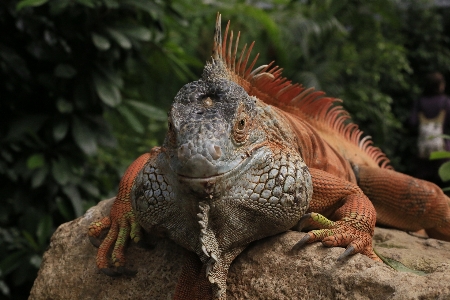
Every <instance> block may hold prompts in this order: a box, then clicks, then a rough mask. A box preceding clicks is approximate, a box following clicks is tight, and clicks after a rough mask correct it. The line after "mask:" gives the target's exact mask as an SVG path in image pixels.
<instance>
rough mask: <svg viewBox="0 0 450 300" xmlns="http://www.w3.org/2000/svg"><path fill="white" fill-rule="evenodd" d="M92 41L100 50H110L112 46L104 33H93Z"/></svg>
mask: <svg viewBox="0 0 450 300" xmlns="http://www.w3.org/2000/svg"><path fill="white" fill-rule="evenodd" d="M91 37H92V42H93V43H94V45H95V47H97V48H98V49H99V50H102V51H104V50H108V49H109V48H110V47H111V43H110V42H109V40H108V39H107V38H105V37H104V36H103V35H100V34H97V33H94V32H93V33H92V34H91Z"/></svg>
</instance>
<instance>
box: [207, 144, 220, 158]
mask: <svg viewBox="0 0 450 300" xmlns="http://www.w3.org/2000/svg"><path fill="white" fill-rule="evenodd" d="M208 151H209V154H210V155H211V157H212V158H213V159H219V158H220V157H221V156H222V149H221V148H220V146H217V145H214V144H209V145H208Z"/></svg>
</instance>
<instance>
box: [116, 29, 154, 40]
mask: <svg viewBox="0 0 450 300" xmlns="http://www.w3.org/2000/svg"><path fill="white" fill-rule="evenodd" d="M117 30H119V31H120V32H122V33H124V34H126V35H128V36H129V37H132V38H135V39H137V40H140V41H144V42H147V41H150V39H151V37H152V33H151V31H150V30H148V29H147V28H145V27H143V26H136V25H135V26H127V27H120V28H117Z"/></svg>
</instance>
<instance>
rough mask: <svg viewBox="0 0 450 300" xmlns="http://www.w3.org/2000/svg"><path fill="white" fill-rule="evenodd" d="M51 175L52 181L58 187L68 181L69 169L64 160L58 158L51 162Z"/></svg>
mask: <svg viewBox="0 0 450 300" xmlns="http://www.w3.org/2000/svg"><path fill="white" fill-rule="evenodd" d="M51 166H52V175H53V179H55V181H56V182H57V183H59V184H60V185H65V184H67V183H68V182H69V180H70V175H71V172H72V170H71V168H70V166H69V164H68V163H67V160H66V158H63V157H59V158H57V159H54V160H52V162H51Z"/></svg>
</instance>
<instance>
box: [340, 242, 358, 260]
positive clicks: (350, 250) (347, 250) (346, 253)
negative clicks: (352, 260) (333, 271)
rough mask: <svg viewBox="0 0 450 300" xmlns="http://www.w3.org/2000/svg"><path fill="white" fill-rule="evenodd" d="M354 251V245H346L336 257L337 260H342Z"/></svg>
mask: <svg viewBox="0 0 450 300" xmlns="http://www.w3.org/2000/svg"><path fill="white" fill-rule="evenodd" d="M354 252H355V247H353V246H352V245H350V246H348V247H347V249H345V251H344V252H342V254H341V255H340V256H339V257H338V259H337V261H341V260H344V259H345V258H347V257H349V256H350V255H352V254H353V253H354Z"/></svg>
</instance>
